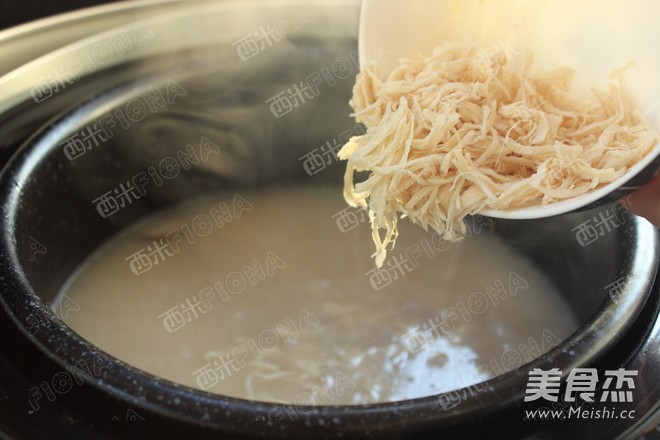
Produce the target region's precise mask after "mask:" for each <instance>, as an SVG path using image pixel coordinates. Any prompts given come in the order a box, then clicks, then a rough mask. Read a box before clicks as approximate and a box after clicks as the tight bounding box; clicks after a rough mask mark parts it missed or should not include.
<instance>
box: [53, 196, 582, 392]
mask: <svg viewBox="0 0 660 440" xmlns="http://www.w3.org/2000/svg"><path fill="white" fill-rule="evenodd" d="M486 221H487V219H477V220H473V221H472V226H473V227H474V229H475V230H479V229H482V226H484V223H485V222H486ZM400 228H401V238H400V240H399V242H398V243H397V246H396V248H395V250H394V251H392V252H391V253H390V255H389V256H388V260H387V261H386V262H385V265H384V267H383V269H382V270H376V269H375V265H374V262H373V259H370V258H369V251H370V249H371V245H372V243H371V239H370V237H369V234H368V232H367V231H368V230H369V223H368V219H367V217H366V215H364V214H361V213H360V211H357V210H353V209H352V208H347V207H346V205H345V202H344V201H343V199H342V197H341V194H340V193H339V192H338V191H337V189H336V188H324V187H319V188H307V189H303V188H284V189H269V190H260V191H257V190H253V191H248V190H244V191H241V192H240V194H233V193H232V194H218V195H217V196H214V197H205V198H202V199H198V200H193V201H190V202H187V203H186V204H185V205H184V206H180V207H178V208H175V209H173V210H169V211H166V212H164V213H160V214H158V215H156V216H154V217H151V218H150V219H148V220H147V221H144V222H141V223H140V224H138V225H137V226H135V227H133V228H131V229H130V230H128V231H127V232H125V233H122V234H121V235H119V236H118V237H116V238H115V239H114V240H111V241H110V242H109V243H108V244H107V245H106V246H104V247H103V248H102V249H100V250H99V251H98V252H97V253H96V254H94V255H93V256H92V257H91V258H89V260H88V261H87V262H86V263H85V264H84V265H83V266H82V267H81V268H80V269H79V271H78V272H77V273H76V274H74V275H73V276H72V278H71V280H70V281H69V283H67V286H66V287H65V289H63V291H62V292H61V294H60V296H59V297H58V300H59V301H60V310H62V309H63V308H62V305H66V310H67V311H68V313H66V316H65V317H64V320H65V322H66V323H67V324H68V325H69V326H70V327H71V328H72V329H73V330H75V331H76V332H77V333H79V334H80V335H81V336H83V337H84V338H86V339H87V340H89V341H90V342H92V343H93V344H95V345H97V346H98V347H100V348H101V349H103V350H105V351H106V352H108V353H109V354H111V355H113V356H115V357H117V358H119V359H121V360H123V361H125V362H127V363H129V364H131V365H134V366H136V367H138V368H140V369H142V370H144V371H147V372H149V373H152V374H154V375H157V376H160V377H163V378H166V379H169V380H172V381H174V382H178V383H181V384H184V385H189V386H191V387H196V388H201V389H205V390H207V391H209V392H214V393H219V394H224V395H229V396H234V397H241V398H249V399H255V400H262V401H274V402H295V403H299V404H305V403H307V404H324V405H337V404H360V403H370V402H387V401H397V400H402V399H408V398H415V397H422V396H428V395H433V394H437V393H440V392H444V391H449V390H452V389H457V388H461V387H465V386H469V385H473V384H476V383H479V382H481V381H483V380H485V379H487V378H490V377H494V376H496V375H498V374H502V373H503V372H504V371H508V370H511V369H515V368H516V367H518V366H519V365H521V364H524V363H526V362H528V361H529V360H531V359H532V358H534V357H536V356H538V355H540V354H541V353H542V352H545V351H547V350H548V349H550V348H552V347H554V346H555V345H556V344H557V343H559V342H560V340H561V339H564V338H565V337H567V336H568V335H569V334H570V333H572V332H573V331H574V330H575V329H576V328H577V326H578V325H577V322H576V319H575V318H574V315H573V314H572V312H571V310H570V309H569V307H568V305H567V304H566V303H565V301H564V300H563V299H562V297H561V295H560V293H559V292H558V291H556V289H555V288H554V287H553V286H552V284H551V283H550V282H549V281H548V280H547V279H545V278H544V276H543V275H542V274H541V272H540V271H539V270H538V269H536V268H535V267H534V266H533V264H532V263H531V261H529V260H527V259H526V258H525V257H524V256H522V255H519V254H516V253H515V252H514V251H512V250H511V249H510V248H508V247H507V246H506V245H505V244H504V243H503V242H502V241H501V240H499V239H498V238H496V237H494V236H493V235H491V234H489V233H487V232H483V231H482V232H481V233H477V232H475V233H473V234H472V236H471V237H469V238H467V239H465V240H464V241H463V242H461V243H454V244H450V243H446V242H443V241H442V240H440V239H439V238H438V237H437V235H434V234H433V233H431V232H425V231H423V230H422V229H421V228H419V227H417V226H414V225H412V224H410V223H409V222H408V221H406V220H403V221H401V222H400ZM483 229H485V228H483Z"/></svg>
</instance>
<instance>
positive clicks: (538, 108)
mask: <svg viewBox="0 0 660 440" xmlns="http://www.w3.org/2000/svg"><path fill="white" fill-rule="evenodd" d="M522 58H523V59H515V60H514V59H511V57H509V56H508V54H507V53H506V52H505V51H499V52H498V51H495V52H478V51H477V50H476V49H475V46H474V45H473V44H471V43H451V44H446V45H444V46H441V47H439V48H437V49H436V50H435V51H434V53H433V55H432V56H431V57H428V58H421V57H419V58H406V59H402V60H400V62H399V64H398V66H397V67H396V68H395V70H394V71H393V72H392V74H391V75H390V76H389V78H388V79H387V80H386V81H384V82H383V81H381V80H380V79H379V75H378V71H377V69H376V68H374V67H369V68H367V69H365V70H364V71H362V72H361V73H360V74H359V75H358V77H357V82H356V84H355V88H354V90H353V99H352V100H351V106H352V107H353V109H354V110H355V113H354V117H355V119H356V120H357V122H360V123H362V124H364V125H365V126H366V128H367V131H366V133H365V134H364V135H363V136H357V137H354V138H352V139H351V140H350V141H349V142H348V143H347V144H346V145H344V146H343V148H342V149H341V151H340V153H339V157H340V158H341V159H344V160H347V167H346V175H345V179H344V197H345V199H346V201H347V202H348V204H349V205H351V206H353V207H360V208H364V209H368V210H369V218H370V220H371V227H372V235H373V240H374V243H375V245H376V252H375V254H374V256H375V259H376V265H377V266H378V267H380V266H382V264H383V262H384V260H385V256H386V252H387V249H388V246H394V243H395V241H396V236H397V218H398V216H399V213H400V214H401V216H402V217H408V218H410V220H412V221H413V222H414V223H417V224H419V225H421V226H422V227H424V228H425V229H427V228H428V227H429V226H430V227H431V228H433V229H435V230H436V231H437V232H438V233H439V234H441V236H442V237H443V238H445V239H446V240H451V241H457V240H460V239H461V238H462V237H463V236H464V235H465V234H466V232H467V229H466V226H465V222H464V218H465V217H466V216H467V215H471V214H475V213H478V212H479V211H480V210H482V209H486V208H490V209H508V208H517V207H523V206H529V205H534V204H548V203H553V202H556V201H559V200H563V199H568V198H571V197H576V196H579V195H582V194H585V193H587V192H589V191H593V190H595V189H597V188H599V187H602V186H603V185H606V184H608V183H610V182H612V181H614V180H616V179H617V178H619V177H621V176H622V175H623V174H624V173H625V172H626V171H627V170H629V169H630V168H631V167H632V166H633V165H634V164H635V163H637V162H638V161H640V160H641V159H642V158H643V157H644V156H645V155H647V154H648V153H649V152H651V150H652V149H653V148H654V147H655V145H656V144H657V143H658V141H659V139H660V137H659V136H658V134H657V132H656V131H655V130H654V129H653V127H651V126H650V124H649V123H648V121H647V120H646V119H645V118H644V116H643V115H642V114H641V113H640V112H639V111H638V110H636V109H634V108H633V107H632V106H631V104H630V100H629V99H628V98H627V97H626V95H625V93H624V89H623V80H622V73H623V72H622V70H616V71H614V72H613V73H612V74H611V75H610V84H609V90H608V91H603V90H596V89H592V90H590V91H588V92H578V91H575V90H573V89H572V87H571V82H572V77H573V75H574V71H573V70H571V69H569V68H565V67H564V68H559V69H556V70H552V71H548V72H541V73H538V72H534V71H533V69H532V64H533V60H532V56H531V55H529V54H528V55H526V56H524V57H522ZM361 171H368V172H369V175H368V177H367V178H366V180H363V181H361V182H359V183H356V182H355V181H354V179H355V177H354V176H355V173H357V172H361ZM382 230H385V232H384V236H382Z"/></svg>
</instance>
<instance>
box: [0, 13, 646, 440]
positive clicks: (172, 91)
mask: <svg viewBox="0 0 660 440" xmlns="http://www.w3.org/2000/svg"><path fill="white" fill-rule="evenodd" d="M350 4H351V5H352V7H347V6H346V5H343V4H342V6H336V7H331V6H327V5H326V6H325V7H324V8H322V9H318V11H317V12H316V14H318V15H317V16H315V17H314V19H315V20H316V21H317V23H321V24H324V25H325V26H329V24H328V23H332V17H335V15H337V11H335V10H334V9H342V8H343V9H342V10H344V9H345V10H346V11H350V12H351V13H352V14H357V7H354V6H355V5H353V3H352V2H351V3H350ZM253 7H255V6H253ZM273 8H274V7H273ZM269 10H270V9H269ZM271 13H273V12H272V11H271ZM275 14H276V13H275ZM311 34H312V35H311V36H308V37H304V38H303V37H299V38H293V37H292V38H290V41H287V42H286V44H283V45H281V46H277V45H274V46H273V47H270V48H269V50H268V51H267V52H265V53H263V54H260V56H259V57H256V58H255V59H254V60H248V61H246V62H240V61H237V55H236V49H235V47H233V46H231V45H227V46H224V47H216V46H212V47H199V48H195V49H194V50H191V49H188V50H185V51H177V52H174V53H172V54H165V55H162V56H154V57H152V58H149V59H142V60H140V61H134V62H126V63H124V64H119V65H117V66H115V67H112V68H108V69H104V70H102V71H99V72H96V73H94V74H92V75H89V76H87V77H85V78H84V79H83V80H81V82H80V83H78V84H77V85H76V86H75V87H72V88H71V94H70V95H68V96H70V97H72V98H71V99H72V101H71V104H70V106H69V107H68V108H63V109H62V112H61V114H60V115H58V116H57V117H55V118H53V119H52V120H51V121H50V122H49V123H48V124H46V125H45V127H44V129H43V130H41V131H40V132H38V133H36V134H35V135H34V136H33V137H32V138H31V139H30V140H29V141H28V142H26V144H25V145H24V147H23V148H21V150H20V151H19V152H18V154H17V155H16V156H15V157H14V158H13V159H12V161H11V164H10V165H9V167H8V168H7V169H5V171H4V173H3V176H2V181H1V190H2V203H3V205H4V206H3V213H4V215H3V216H2V220H1V221H2V223H3V229H2V230H3V236H2V239H1V242H0V246H1V247H0V252H1V255H2V258H1V260H0V271H1V274H2V275H1V279H0V288H1V289H2V290H1V294H2V302H3V304H4V305H5V307H6V310H7V311H8V314H9V316H10V317H11V318H12V321H11V322H10V321H8V320H6V319H3V320H2V321H3V322H2V326H3V330H5V331H6V334H7V335H8V338H6V340H5V341H4V342H3V344H4V347H3V348H6V351H7V352H18V351H20V352H21V355H20V356H15V357H12V358H11V359H12V361H11V362H8V361H5V363H4V364H3V365H2V368H3V370H7V371H8V372H9V374H12V373H13V374H15V377H17V380H16V383H12V384H11V385H9V387H8V388H12V391H7V394H10V393H11V394H12V395H21V393H23V394H24V395H26V398H25V401H24V402H23V401H21V402H19V404H18V405H17V406H16V407H13V408H11V409H10V411H11V412H12V413H13V414H15V415H16V417H17V418H19V417H20V418H23V417H25V413H29V412H30V411H31V412H32V414H31V415H30V417H31V418H28V420H35V425H36V424H37V423H42V422H43V423H44V424H49V423H51V422H53V420H58V424H57V425H58V426H61V425H64V426H66V424H67V422H66V421H65V420H66V419H67V418H68V419H70V420H74V421H71V422H69V423H70V424H71V426H72V428H71V429H77V430H79V432H80V436H81V437H86V436H87V435H89V433H88V432H86V431H85V430H86V429H87V428H86V427H85V426H86V425H87V426H89V427H90V428H89V429H92V428H91V427H98V428H100V429H101V430H102V431H104V432H107V433H109V434H108V435H109V436H110V437H112V433H113V432H115V431H121V432H122V434H121V436H122V437H126V438H145V437H147V436H152V435H156V433H157V434H159V435H164V436H171V435H178V436H181V437H186V438H190V437H195V438H217V435H218V432H222V433H224V434H226V435H229V436H230V437H231V438H239V437H245V438H253V437H254V438H258V437H285V438H309V437H311V436H312V435H313V436H320V435H322V436H325V437H336V436H339V435H343V436H345V437H346V438H350V437H353V436H360V437H371V438H384V437H387V438H437V436H438V434H440V433H442V434H445V435H448V436H450V437H458V436H462V437H476V438H484V437H490V438H492V437H493V436H507V437H519V436H522V435H524V434H526V433H531V432H534V431H535V430H537V429H539V428H540V427H543V425H542V424H537V423H535V422H531V421H527V422H522V418H523V409H530V408H532V407H533V406H532V405H525V406H524V408H523V407H522V396H523V395H524V390H525V384H526V381H527V372H528V371H529V370H530V369H532V368H535V367H536V368H544V369H550V368H552V367H555V366H561V367H562V369H563V370H564V371H568V370H569V369H570V368H572V367H574V366H585V365H589V366H598V367H599V368H600V367H603V368H605V367H607V368H618V367H619V366H622V365H625V362H626V361H627V359H628V358H630V357H631V356H632V355H633V352H634V349H635V346H634V343H632V342H631V341H638V340H643V339H644V337H645V335H647V334H648V333H649V332H650V331H651V329H650V328H648V327H647V326H643V325H641V324H640V323H637V324H635V326H634V327H631V325H633V322H634V321H635V318H636V316H637V315H638V314H639V313H642V314H643V316H644V319H643V320H648V321H649V322H650V321H651V320H652V319H654V317H655V316H656V315H657V304H656V302H655V301H656V300H657V298H656V297H657V295H654V301H649V302H647V297H648V294H649V293H650V292H651V287H652V283H653V280H654V278H655V272H656V267H657V258H658V257H657V254H658V243H657V240H658V238H657V231H656V230H655V229H654V228H652V227H651V226H649V225H648V224H646V223H645V222H644V221H642V220H639V219H637V218H635V217H632V216H630V215H628V214H626V213H621V212H617V215H618V216H619V217H617V218H618V219H619V220H618V223H617V227H616V228H612V230H611V231H609V232H608V233H607V234H603V236H602V237H600V238H599V239H598V240H597V241H595V242H593V243H590V244H589V246H580V245H579V244H578V242H577V241H576V236H575V232H574V229H575V228H577V227H578V226H579V225H581V224H584V223H585V221H588V220H590V219H592V218H593V217H594V216H595V215H596V214H598V213H599V212H600V211H595V212H584V213H580V214H574V215H567V216H562V217H558V218H553V219H546V220H541V221H516V222H506V221H494V222H493V224H492V226H491V228H490V229H491V230H490V233H493V234H496V235H498V236H500V237H503V238H504V239H505V240H507V242H508V243H509V244H510V245H511V246H512V247H513V248H514V249H517V250H519V251H521V252H523V253H525V254H527V255H529V256H530V257H531V259H532V260H533V261H534V262H535V263H536V265H537V266H538V267H539V268H541V270H542V271H543V272H544V273H545V274H546V275H547V276H548V278H549V279H551V280H553V282H554V283H555V284H556V286H557V287H558V288H559V290H560V291H561V292H562V293H563V294H564V295H565V296H566V299H567V300H568V302H569V304H570V305H571V307H572V309H573V310H574V312H575V314H576V316H578V318H579V320H580V322H583V323H584V326H583V327H582V328H581V329H579V330H578V332H576V333H575V334H574V335H572V336H571V337H570V338H569V339H568V340H567V341H565V342H564V344H562V345H561V346H560V347H557V348H555V349H553V350H552V351H550V352H549V353H547V354H545V355H544V356H542V357H541V358H539V359H537V360H535V361H533V362H532V363H531V364H528V365H525V366H523V367H522V368H520V369H518V370H516V371H513V372H511V373H508V374H505V375H503V376H502V377H500V378H496V379H493V380H491V381H488V382H486V383H485V384H482V385H483V386H481V387H480V391H479V392H478V393H474V392H472V391H471V392H467V391H464V392H463V394H462V397H461V400H462V401H461V403H460V404H459V405H457V406H455V407H453V408H450V409H445V408H444V407H443V400H442V398H441V397H440V398H439V397H430V398H422V399H415V400H411V401H405V402H397V403H392V404H379V405H368V406H356V407H306V408H292V407H291V406H286V405H275V404H261V403H255V402H248V401H245V400H240V399H233V398H226V397H222V396H218V395H212V394H208V393H204V392H201V391H196V390H192V389H189V388H186V387H183V386H179V385H176V384H174V383H171V382H168V381H165V380H162V379H159V378H156V377H153V376H151V375H149V374H146V373H143V372H141V371H139V370H137V369H134V368H132V367H130V366H128V365H126V364H124V363H122V362H121V361H119V360H117V359H114V358H112V357H111V356H109V355H107V354H106V353H103V352H101V351H100V350H98V349H96V348H95V347H93V346H91V345H90V344H88V343H87V342H86V341H84V340H83V339H81V338H80V337H78V336H77V335H76V334H75V333H73V332H72V331H71V330H70V329H69V328H68V327H66V326H65V325H64V324H63V323H62V322H61V321H60V320H59V319H58V318H57V317H56V316H55V315H54V314H53V313H51V312H50V311H49V310H48V309H47V308H46V307H45V306H44V305H43V304H44V303H45V302H50V301H52V300H53V299H54V297H55V295H56V294H57V293H58V292H59V291H60V289H61V288H62V285H63V283H64V282H65V281H66V280H67V279H68V278H69V277H70V275H71V273H72V272H73V271H74V270H75V269H76V268H77V267H78V266H79V265H80V264H81V263H82V262H83V261H84V260H85V259H86V258H87V257H88V256H89V255H90V254H91V253H92V252H93V251H94V250H96V249H98V248H99V247H100V246H101V245H102V244H103V243H104V242H106V241H107V240H108V239H110V238H111V237H112V236H113V235H115V234H116V233H118V232H119V231H121V230H122V229H124V228H126V227H127V226H129V225H131V224H134V223H135V222H137V221H139V220H140V219H142V218H144V217H145V216H146V215H148V214H150V213H153V212H155V211H157V210H160V209H164V208H166V207H169V206H173V205H175V204H177V203H180V202H182V201H185V200H186V199H187V198H189V197H190V196H191V194H194V195H196V196H197V195H200V194H203V193H207V192H208V193H211V192H217V191H218V190H224V189H238V188H249V187H256V188H266V187H269V188H270V187H274V186H278V185H283V184H292V183H293V184H299V185H305V186H313V185H327V184H337V188H338V191H339V190H340V188H341V187H340V185H341V178H342V177H341V176H342V173H343V169H342V168H343V164H341V163H339V162H334V163H332V164H329V165H328V166H327V170H324V172H322V173H318V174H315V175H314V176H311V177H310V176H309V175H308V173H306V172H305V170H304V168H303V167H302V166H301V161H300V158H301V157H302V156H304V155H305V154H306V153H308V152H309V151H310V150H311V149H312V148H313V147H314V146H319V145H323V144H324V143H325V142H326V141H328V140H329V139H335V138H337V137H338V136H339V134H340V133H345V132H347V130H349V131H355V130H356V128H355V126H354V123H353V122H352V120H351V118H350V117H349V116H348V115H349V113H350V108H349V107H348V105H347V102H348V100H349V99H350V95H351V87H352V85H353V81H354V74H355V73H356V72H357V65H356V63H355V60H356V57H355V47H356V44H355V40H354V39H352V38H347V37H346V35H344V34H342V33H341V32H339V33H338V34H339V35H338V36H335V37H328V36H327V34H330V35H332V32H330V31H327V32H326V31H325V30H324V28H323V26H320V30H318V29H317V31H316V32H311ZM321 35H323V37H321ZM337 59H346V60H348V61H349V62H350V63H352V64H351V66H352V69H354V70H353V71H352V74H351V75H350V76H345V75H343V73H342V74H341V76H342V77H335V78H334V83H333V84H330V83H328V82H327V80H326V82H325V83H322V84H320V85H319V93H318V95H314V94H311V95H307V96H308V97H307V99H306V101H305V102H304V105H302V104H301V107H302V108H296V109H295V111H291V112H290V113H289V114H286V115H282V116H280V117H275V116H274V113H273V107H272V106H269V104H268V102H269V100H270V99H271V98H272V97H273V96H275V95H277V94H278V93H280V92H281V91H283V90H287V89H288V88H290V87H292V85H293V84H297V83H299V82H300V81H302V80H305V79H306V78H307V77H308V75H309V74H313V73H315V72H323V71H324V70H323V69H324V68H328V67H329V68H332V66H333V63H334V62H335V61H336V60H337ZM303 84H304V83H303ZM154 90H158V91H160V93H161V94H162V95H163V96H164V99H165V101H166V103H167V104H166V105H155V106H153V107H149V105H148V103H147V104H146V108H147V109H148V111H146V112H144V115H141V114H137V113H136V114H131V113H130V111H131V108H132V107H131V103H132V102H135V101H136V100H138V101H140V100H142V101H144V100H145V98H144V97H145V96H146V95H150V96H155V95H154ZM184 91H185V92H184ZM168 93H169V96H168ZM310 96H312V97H313V98H309V97H310ZM301 99H302V98H301ZM62 101H63V99H62ZM62 101H59V102H62ZM56 102H58V101H55V100H53V101H51V103H49V104H47V105H52V106H55V103H56ZM144 102H147V101H144ZM133 107H135V105H134V106H133ZM44 108H47V107H46V106H45V105H41V104H40V105H38V106H35V105H31V104H30V103H25V104H24V105H23V108H22V110H21V111H18V110H16V111H14V112H8V113H6V114H4V115H3V117H4V118H5V121H19V120H21V119H23V120H26V121H31V124H32V126H34V125H35V124H36V122H35V121H40V117H39V115H40V114H43V112H44ZM152 109H155V110H154V111H152ZM117 112H119V113H117ZM108 115H112V118H113V119H112V122H114V126H110V125H109V121H110V119H108ZM131 115H132V116H131ZM122 117H124V118H125V121H126V122H125V124H124V123H123V121H122V119H121V118H122ZM138 119H139V120H138ZM104 124H105V125H104ZM124 125H125V126H126V127H125V128H124ZM27 126H30V125H29V124H28V125H27ZM90 127H92V128H94V127H95V128H96V129H98V128H101V127H105V128H106V129H107V131H103V129H102V128H101V131H100V132H98V133H101V134H100V135H99V136H101V137H99V138H98V139H97V141H98V144H97V143H94V144H88V145H91V146H92V147H91V148H88V149H69V148H67V143H66V140H67V139H71V136H72V135H74V134H76V133H82V132H84V131H85V130H87V129H88V128H90ZM0 129H1V128H0ZM110 133H111V134H112V136H110ZM202 137H206V138H208V139H213V140H214V142H215V143H216V144H217V145H218V146H219V147H220V149H221V151H222V155H221V156H218V159H217V160H209V161H206V162H204V163H203V164H202V165H201V166H198V167H193V168H191V169H190V170H187V171H186V172H180V173H178V174H177V176H176V178H173V179H171V180H167V179H163V182H162V185H161V186H156V185H155V184H149V186H148V191H146V193H145V194H144V196H142V197H140V198H138V199H135V200H133V201H132V202H131V204H130V206H126V207H124V209H121V210H118V211H117V212H116V213H113V215H111V216H108V217H106V218H104V217H103V216H101V215H99V211H98V203H95V202H94V201H95V200H97V199H98V197H99V196H100V195H102V194H104V193H106V192H107V191H108V190H109V189H112V188H115V187H117V185H118V184H120V183H124V182H135V181H134V180H133V179H134V178H135V177H136V176H138V175H140V173H142V172H145V170H147V169H148V168H149V167H154V168H157V167H159V166H160V165H161V163H162V161H163V160H164V159H166V158H168V157H172V156H173V155H175V154H176V152H177V151H178V150H180V149H181V148H182V147H183V146H185V145H186V144H193V145H194V146H196V145H197V143H198V140H200V139H202ZM19 138H20V136H17V137H16V139H19ZM99 139H100V140H99ZM12 145H13V144H12ZM8 148H9V145H8ZM72 158H73V159H72ZM159 169H160V168H159ZM610 209H611V210H612V211H610V212H614V209H615V208H614V207H612V208H610ZM601 211H602V209H601ZM621 277H625V283H626V285H627V287H628V289H629V292H630V294H629V295H626V296H625V297H624V298H617V299H616V301H614V300H613V299H612V298H610V297H609V296H608V295H607V291H606V290H605V289H604V287H605V286H607V285H608V284H610V283H612V282H613V281H615V280H617V279H619V278H621ZM645 304H646V307H645V308H644V306H645ZM643 320H642V321H643ZM14 324H17V325H18V328H17V327H16V326H15V325H14ZM19 329H20V330H19ZM3 333H4V332H3ZM622 338H623V339H622ZM620 340H624V341H626V343H625V344H619V345H617V346H616V347H614V346H615V343H617V342H619V341H620ZM33 345H34V346H37V347H38V348H39V350H35V349H34V347H33ZM622 345H623V348H622ZM613 347H614V348H613ZM569 352H570V353H572V354H569ZM41 353H46V355H47V356H48V357H49V358H50V359H51V361H45V363H46V365H47V367H46V369H42V368H40V365H41V363H42V362H44V360H43V356H42V354H41ZM52 361H54V362H52ZM37 364H38V365H39V366H38V365H37ZM76 366H77V368H78V369H77V370H76V369H75V368H74V367H76ZM81 370H82V371H81ZM62 372H68V373H69V376H70V377H72V378H73V380H74V381H75V382H76V383H75V384H73V386H72V389H71V391H70V392H67V393H62V394H54V395H53V396H49V395H47V393H46V392H45V390H44V389H43V388H39V384H40V383H41V382H42V381H49V382H53V381H52V379H53V378H63V377H64V376H63V375H62V374H60V373H62ZM19 377H20V379H19ZM25 378H29V379H28V380H26V379H25ZM78 381H80V382H81V383H82V385H79V384H78ZM35 386H36V387H37V390H36V391H35ZM655 389H657V384H655ZM26 392H27V394H26ZM37 393H38V394H39V396H40V397H38V396H37ZM51 397H53V398H52V399H51ZM35 402H36V405H37V406H38V407H39V408H38V409H37V408H35V406H34V405H35ZM55 408H57V409H55ZM97 408H99V409H100V411H102V414H97V412H98V410H97ZM130 411H133V412H134V414H133V413H131V412H130ZM71 414H73V415H71ZM125 416H127V417H125ZM128 416H130V417H128ZM131 417H132V422H130V420H129V422H130V423H128V422H126V421H125V419H130V418H131ZM115 418H118V419H119V420H114V419H115ZM139 419H144V420H139ZM37 420H38V421H39V422H36V421H37ZM129 425H130V426H129ZM74 427H75V428H74ZM56 429H58V428H56ZM62 429H63V432H66V433H67V435H69V434H70V432H68V431H66V429H65V428H62ZM319 432H321V434H319ZM189 436H190V437H189Z"/></svg>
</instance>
